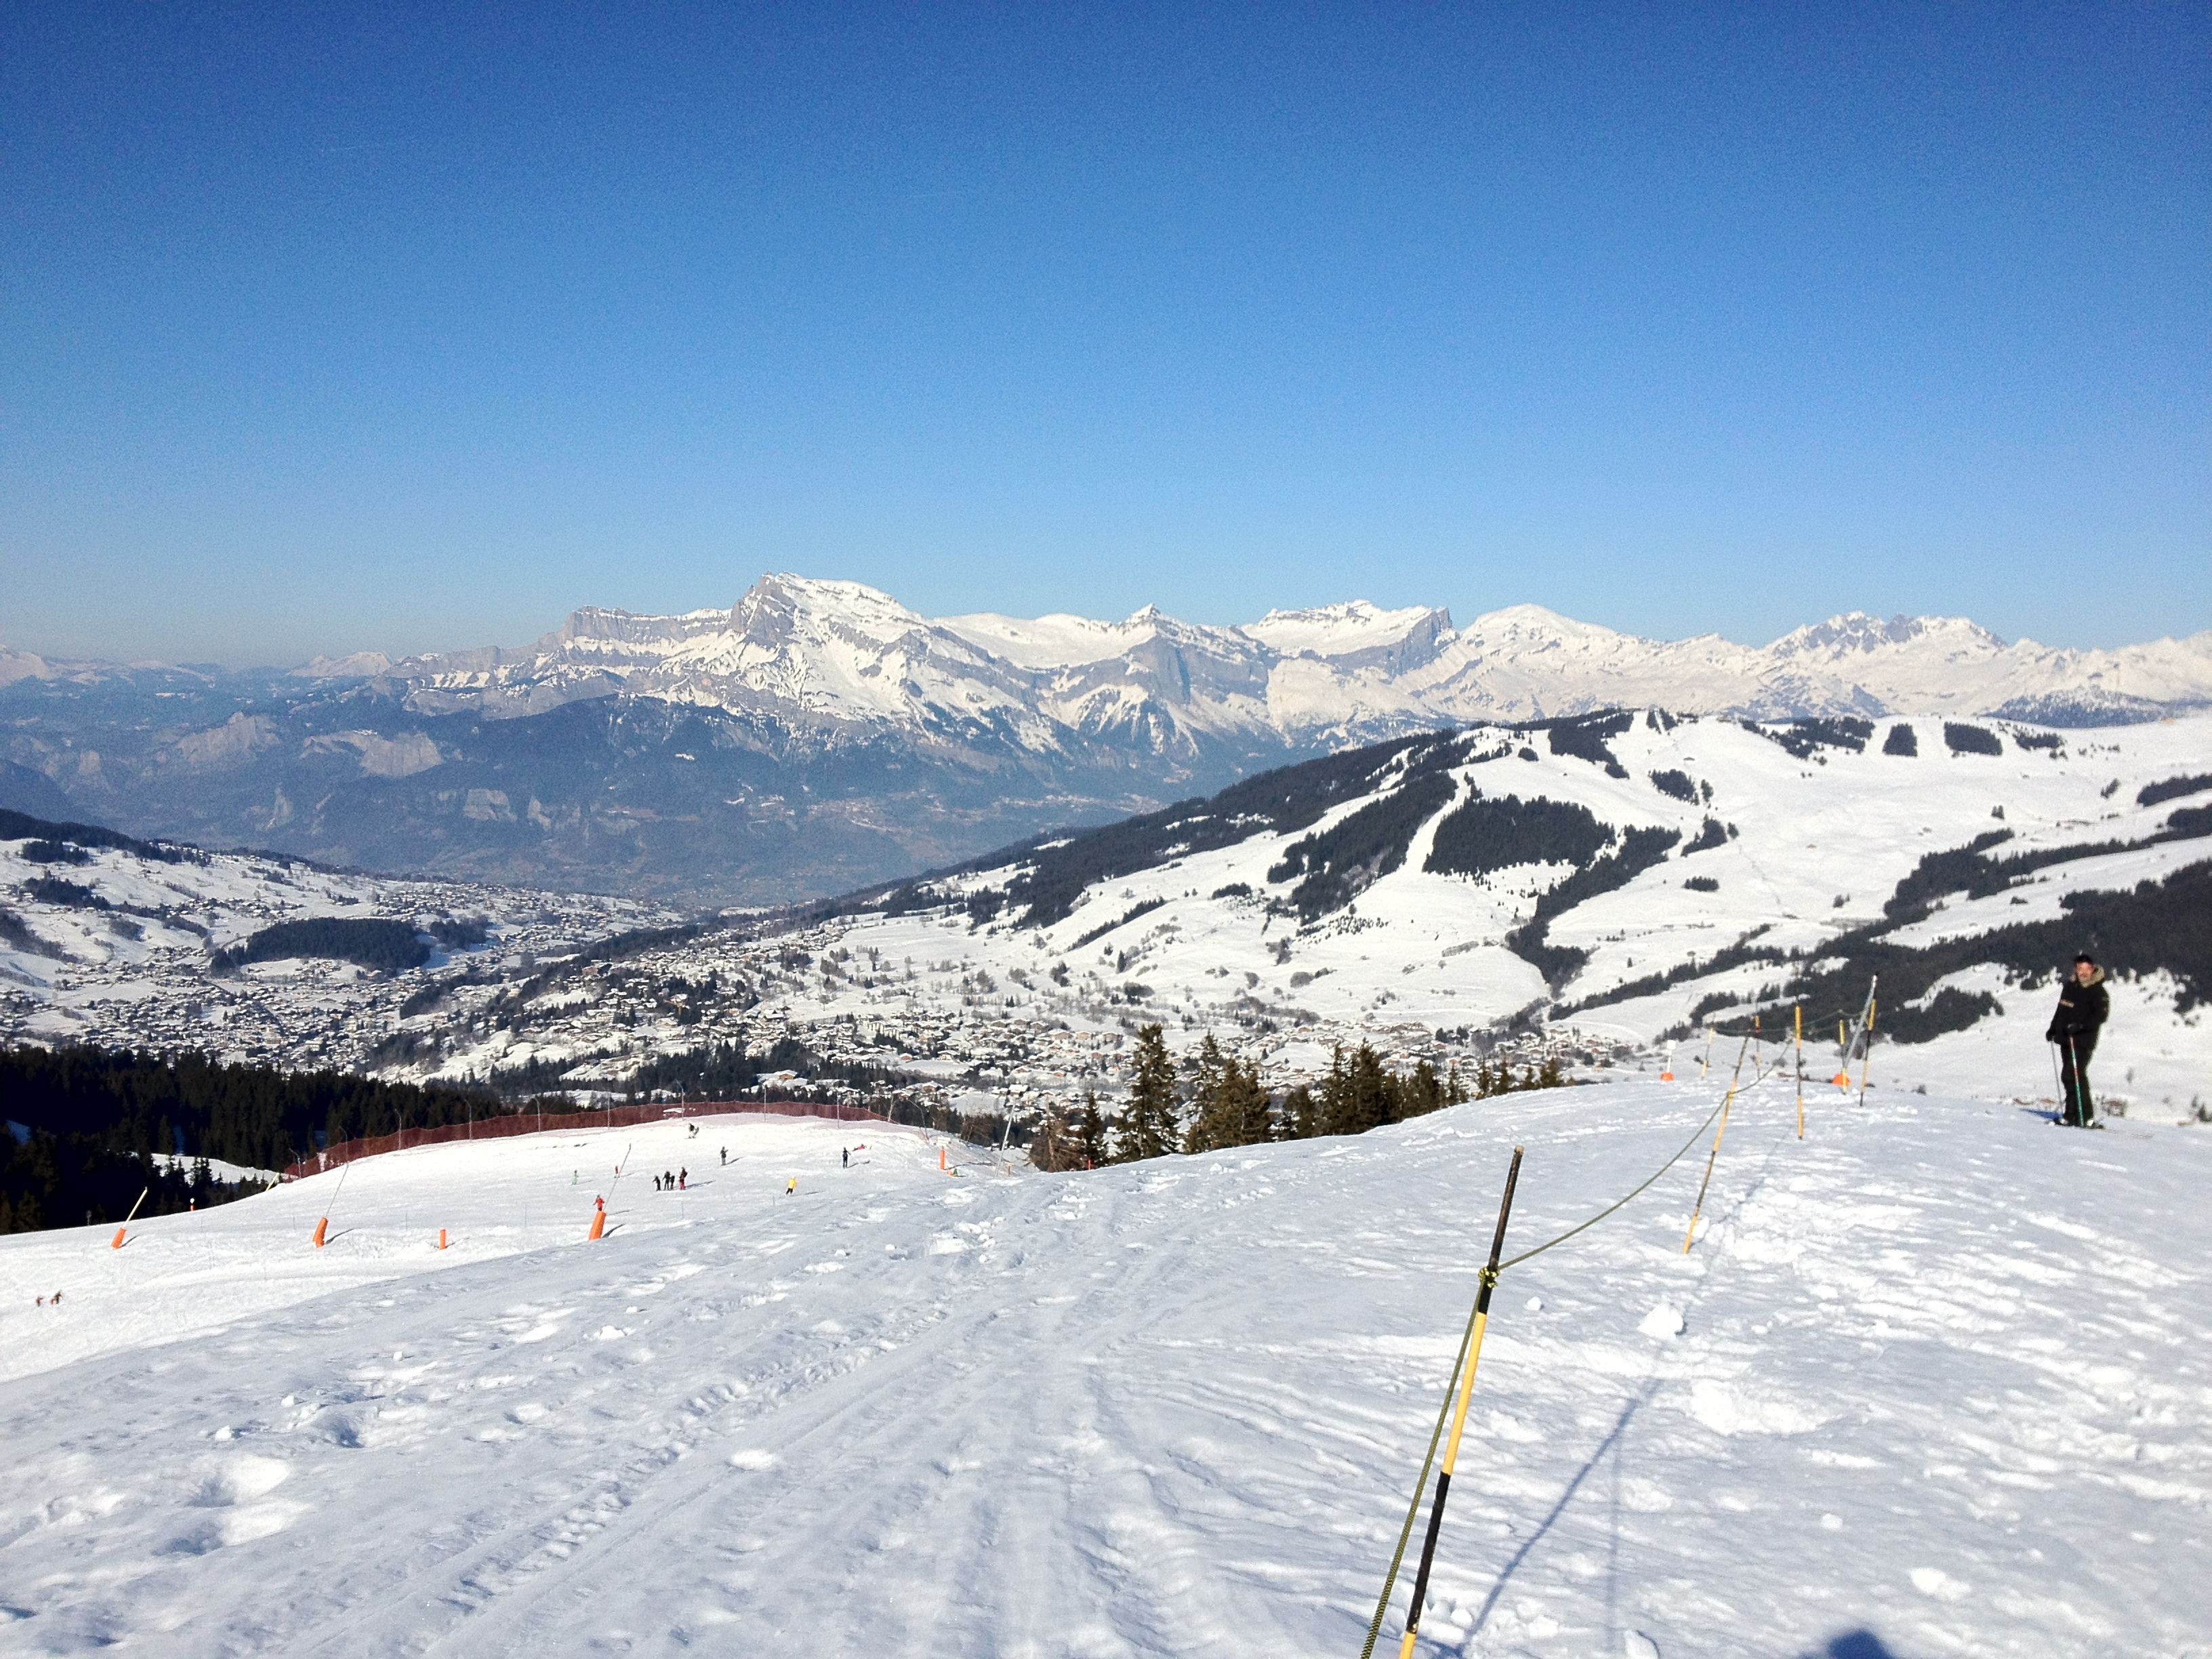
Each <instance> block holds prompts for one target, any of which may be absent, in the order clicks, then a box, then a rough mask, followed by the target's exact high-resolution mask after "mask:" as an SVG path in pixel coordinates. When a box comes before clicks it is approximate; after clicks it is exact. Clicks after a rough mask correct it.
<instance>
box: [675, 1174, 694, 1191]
mask: <svg viewBox="0 0 2212 1659" xmlns="http://www.w3.org/2000/svg"><path fill="white" fill-rule="evenodd" d="M690 1183H691V1171H690V1170H688V1169H685V1170H678V1171H677V1172H676V1190H677V1191H678V1192H679V1193H683V1192H689V1191H690V1189H691V1185H690Z"/></svg>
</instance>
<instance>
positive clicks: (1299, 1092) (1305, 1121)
mask: <svg viewBox="0 0 2212 1659" xmlns="http://www.w3.org/2000/svg"><path fill="white" fill-rule="evenodd" d="M1276 1133H1277V1134H1279V1136H1281V1138H1282V1139H1285V1140H1311V1139H1313V1138H1314V1137H1315V1136H1316V1135H1317V1134H1319V1133H1321V1105H1320V1103H1319V1102H1317V1101H1316V1100H1315V1099H1314V1094H1313V1091H1312V1090H1311V1089H1309V1088H1308V1087H1307V1086H1306V1085H1304V1084H1303V1083H1301V1084H1299V1085H1298V1086H1297V1088H1295V1089H1293V1090H1291V1091H1290V1093H1288V1094H1286V1095H1285V1096H1284V1097H1283V1114H1282V1117H1281V1120H1280V1121H1279V1122H1278V1124H1277V1125H1276Z"/></svg>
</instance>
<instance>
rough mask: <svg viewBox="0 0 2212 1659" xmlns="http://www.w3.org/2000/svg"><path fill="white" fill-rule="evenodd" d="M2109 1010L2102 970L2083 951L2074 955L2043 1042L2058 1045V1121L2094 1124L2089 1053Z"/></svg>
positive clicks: (2082, 1125)
mask: <svg viewBox="0 0 2212 1659" xmlns="http://www.w3.org/2000/svg"><path fill="white" fill-rule="evenodd" d="M2111 1012H2112V996H2111V994H2110V993H2109V992H2107V991H2106V988H2105V970H2104V969H2101V968H2100V967H2099V966H2097V963H2096V959H2095V958H2094V957H2091V956H2089V955H2088V954H2087V952H2084V953H2083V954H2082V955H2081V956H2078V957H2075V958H2074V977H2073V978H2072V979H2071V980H2069V981H2068V982H2067V984H2066V986H2065V988H2064V989H2063V990H2062V991H2060V992H2059V994H2058V1007H2057V1010H2056V1012H2053V1013H2052V1014H2051V1029H2050V1030H2047V1031H2045V1033H2044V1034H2043V1040H2044V1041H2045V1042H2055V1043H2057V1045H2058V1091H2059V1095H2060V1110H2059V1118H2058V1121H2060V1122H2061V1123H2066V1124H2071V1125H2072V1126H2074V1127H2076V1128H2081V1129H2088V1128H2093V1127H2096V1122H2097V1103H2096V1099H2095V1097H2093V1095H2092V1094H2091V1093H2090V1092H2089V1056H2090V1055H2092V1054H2095V1053H2096V1052H2097V1033H2098V1032H2099V1031H2100V1030H2102V1029H2103V1027H2104V1024H2105V1017H2106V1015H2107V1014H2109V1013H2111Z"/></svg>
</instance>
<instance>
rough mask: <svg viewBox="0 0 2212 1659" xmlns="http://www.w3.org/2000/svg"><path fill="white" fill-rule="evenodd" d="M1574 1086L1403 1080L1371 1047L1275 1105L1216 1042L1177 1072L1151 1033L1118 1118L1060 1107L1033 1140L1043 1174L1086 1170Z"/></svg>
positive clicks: (1532, 1074)
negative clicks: (1473, 1101) (1484, 1099)
mask: <svg viewBox="0 0 2212 1659" xmlns="http://www.w3.org/2000/svg"><path fill="white" fill-rule="evenodd" d="M1566 1080H1567V1079H1566V1078H1565V1075H1564V1073H1562V1071H1561V1069H1560V1066H1559V1061H1558V1060H1545V1061H1544V1062H1543V1064H1542V1065H1541V1066H1538V1065H1535V1064H1533V1063H1531V1064H1528V1065H1527V1066H1523V1067H1522V1072H1521V1074H1520V1075H1519V1076H1518V1077H1516V1076H1515V1074H1514V1073H1513V1068H1512V1067H1511V1066H1510V1065H1508V1064H1506V1063H1505V1062H1504V1061H1503V1060H1500V1061H1498V1063H1497V1064H1496V1065H1495V1066H1493V1065H1492V1063H1491V1062H1490V1061H1488V1060H1484V1061H1482V1062H1480V1064H1479V1065H1478V1066H1476V1068H1475V1070H1474V1074H1473V1075H1472V1076H1471V1077H1467V1076H1462V1073H1461V1072H1460V1069H1459V1066H1457V1064H1456V1063H1455V1064H1454V1065H1452V1066H1450V1067H1449V1069H1448V1070H1447V1071H1446V1072H1445V1073H1443V1075H1441V1076H1439V1075H1438V1074H1437V1068H1436V1066H1434V1065H1433V1064H1432V1063H1431V1062H1430V1061H1428V1060H1421V1061H1419V1062H1418V1063H1417V1064H1416V1065H1415V1066H1413V1070H1412V1071H1410V1072H1407V1073H1397V1072H1394V1071H1392V1070H1390V1069H1389V1067H1388V1066H1385V1065H1384V1064H1383V1059H1382V1056H1381V1055H1379V1054H1376V1052H1375V1049H1374V1048H1373V1046H1372V1045H1371V1044H1369V1043H1365V1042H1362V1043H1361V1044H1360V1045H1359V1046H1358V1048H1354V1049H1353V1050H1352V1052H1351V1053H1350V1054H1346V1052H1345V1049H1344V1046H1343V1045H1342V1044H1341V1043H1339V1044H1338V1045H1337V1046H1336V1047H1335V1048H1334V1050H1333V1051H1332V1052H1331V1054H1330V1059H1329V1068H1328V1073H1327V1074H1326V1075H1325V1076H1323V1077H1322V1079H1321V1080H1320V1082H1319V1084H1318V1085H1317V1086H1316V1085H1309V1084H1300V1085H1297V1087H1295V1088H1292V1089H1291V1090H1288V1091H1285V1093H1284V1094H1283V1095H1282V1096H1281V1097H1279V1098H1277V1097H1274V1096H1273V1095H1271V1094H1270V1092H1269V1091H1268V1090H1267V1085H1265V1084H1263V1083H1262V1082H1261V1080H1260V1068H1259V1065H1258V1063H1257V1062H1256V1061H1249V1060H1238V1059H1237V1057H1236V1056H1235V1055H1234V1054H1227V1053H1225V1052H1224V1051H1223V1049H1222V1048H1221V1045H1220V1044H1219V1043H1218V1042H1216V1041H1215V1040H1214V1038H1213V1037H1212V1036H1207V1037H1206V1038H1205V1039H1204V1040H1203V1041H1202V1042H1200V1044H1199V1046H1198V1049H1197V1052H1196V1053H1195V1054H1194V1055H1193V1056H1192V1059H1191V1061H1190V1064H1189V1065H1188V1067H1186V1068H1183V1069H1182V1070H1180V1071H1179V1070H1178V1068H1177V1066H1176V1063H1175V1060H1174V1059H1173V1057H1172V1056H1171V1055H1170V1054H1169V1053H1168V1048H1167V1040H1166V1036H1165V1035H1164V1031H1163V1030H1162V1028H1161V1027H1160V1026H1158V1025H1156V1024H1155V1025H1147V1026H1145V1027H1144V1028H1143V1029H1142V1030H1139V1032H1138V1033H1137V1051H1136V1068H1135V1074H1134V1076H1133V1079H1132V1080H1131V1083H1130V1087H1129V1097H1128V1099H1127V1102H1126V1103H1124V1104H1123V1106H1122V1108H1121V1111H1120V1112H1119V1113H1118V1114H1115V1115H1113V1116H1111V1117H1109V1115H1107V1113H1106V1111H1105V1110H1104V1109H1103V1108H1102V1107H1101V1106H1100V1105H1099V1103H1098V1094H1097V1091H1096V1090H1091V1091H1086V1092H1085V1095H1084V1099H1083V1104H1082V1106H1081V1107H1079V1109H1076V1110H1075V1111H1073V1112H1070V1111H1068V1110H1066V1109H1065V1108H1064V1107H1059V1106H1055V1107H1054V1109H1052V1110H1051V1111H1050V1112H1049V1113H1048V1114H1047V1115H1046V1118H1045V1121H1044V1124H1043V1127H1042V1128H1040V1129H1039V1130H1038V1131H1037V1133H1036V1135H1035V1136H1034V1137H1032V1139H1030V1162H1032V1163H1033V1164H1036V1166H1037V1167H1038V1168H1039V1169H1042V1170H1083V1169H1090V1168H1093V1167H1095V1166H1097V1165H1099V1164H1130V1163H1135V1162H1138V1161H1139V1160H1141V1159H1145V1158H1164V1157H1166V1156H1167V1155H1168V1154H1170V1153H1171V1152H1220V1151H1223V1150H1225V1149H1226V1148H1229V1147H1231V1146H1258V1145H1261V1144H1262V1143H1265V1142H1269V1141H1279V1140H1307V1139H1312V1138H1313V1137H1315V1136H1317V1135H1350V1134H1360V1133H1364V1132H1365V1131H1367V1130H1369V1129H1375V1128H1380V1127H1383V1125H1385V1124H1389V1123H1402V1122H1404V1121H1406V1120H1407V1119H1408V1118H1414V1117H1421V1116H1425V1115H1427V1114H1428V1113H1431V1112H1434V1111H1440V1110H1442V1109H1443V1108H1444V1107H1446V1106H1456V1105H1459V1104H1461V1103H1463V1102H1465V1101H1468V1100H1474V1099H1482V1098H1486V1097H1490V1096H1493V1095H1502V1094H1506V1093H1510V1092H1513V1091H1519V1090H1522V1089H1551V1088H1557V1087H1559V1086H1560V1085H1563V1084H1564V1083H1565V1082H1566Z"/></svg>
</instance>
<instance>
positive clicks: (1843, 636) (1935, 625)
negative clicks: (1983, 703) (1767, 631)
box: [1767, 611, 2005, 658]
mask: <svg viewBox="0 0 2212 1659" xmlns="http://www.w3.org/2000/svg"><path fill="white" fill-rule="evenodd" d="M1922 641H1926V642H1929V643H1931V644H1935V645H1936V646H1938V647H1948V648H1950V649H1954V650H1956V649H1960V648H1965V649H1967V650H1973V651H2002V650H2003V649H2004V648H2005V641H2003V640H2002V639H2001V638H1999V637H1998V636H1997V635H1995V634H1992V633H1991V632H1990V630H1989V629H1986V628H1984V627H1982V626H1981V625H1980V624H1979V623H1975V622H1972V621H1971V620H1969V619H1968V618H1966V617H1907V616H1903V615H1899V616H1895V617H1891V618H1890V619H1889V620H1888V621H1887V622H1884V621H1883V620H1882V619H1881V618H1880V617H1872V616H1869V615H1868V614H1867V613H1866V612H1865V611H1845V612H1844V613H1843V614H1842V615H1841V616H1837V617H1829V618H1828V619H1827V620H1826V622H1819V623H1808V625H1807V626H1805V627H1803V628H1799V629H1792V630H1791V631H1790V633H1787V634H1785V635H1783V636H1782V637H1781V638H1780V639H1778V640H1777V641H1775V642H1774V643H1773V644H1772V645H1771V646H1769V647H1767V650H1768V651H1769V652H1770V653H1772V654H1773V655H1775V656H1777V657H1806V656H1819V657H1828V658H1835V657H1842V656H1846V655H1850V654H1851V653H1872V652H1877V651H1883V650H1888V649H1892V648H1894V647H1899V646H1908V645H1913V644H1917V643H1919V642H1922Z"/></svg>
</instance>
